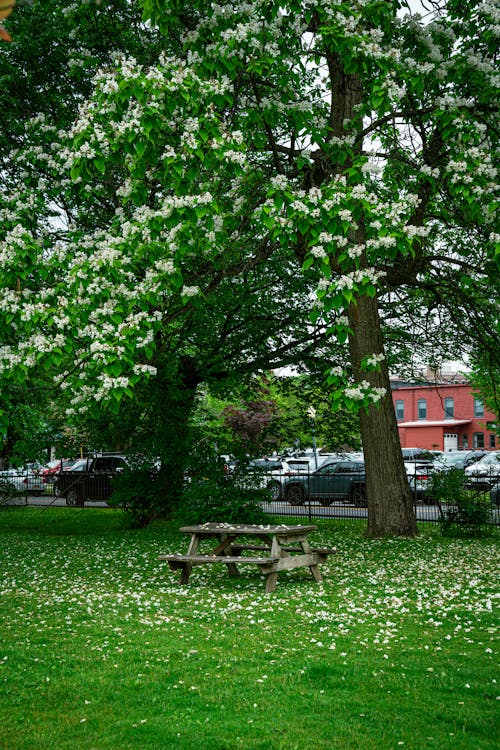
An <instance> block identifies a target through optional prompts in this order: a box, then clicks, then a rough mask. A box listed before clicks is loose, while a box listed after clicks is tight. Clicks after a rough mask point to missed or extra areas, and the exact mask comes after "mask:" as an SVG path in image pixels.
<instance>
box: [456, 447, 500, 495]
mask: <svg viewBox="0 0 500 750" xmlns="http://www.w3.org/2000/svg"><path fill="white" fill-rule="evenodd" d="M499 479H500V451H490V452H489V453H487V454H486V456H483V457H482V459H481V460H480V461H477V463H475V464H472V466H467V468H466V469H465V482H466V484H468V485H469V487H473V488H476V489H485V490H489V489H490V488H491V487H492V486H493V485H494V484H496V483H497V482H498V481H499Z"/></svg>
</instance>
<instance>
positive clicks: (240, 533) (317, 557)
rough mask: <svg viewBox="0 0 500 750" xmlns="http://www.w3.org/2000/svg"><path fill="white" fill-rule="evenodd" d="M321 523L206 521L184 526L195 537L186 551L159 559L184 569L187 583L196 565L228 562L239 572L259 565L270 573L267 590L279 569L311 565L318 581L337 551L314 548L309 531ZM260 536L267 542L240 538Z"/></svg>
mask: <svg viewBox="0 0 500 750" xmlns="http://www.w3.org/2000/svg"><path fill="white" fill-rule="evenodd" d="M316 529H317V526H313V525H307V526H305V525H304V526H302V525H300V526H286V525H279V526H278V525H269V526H264V525H260V526H259V525H246V524H227V523H205V524H198V525H194V526H183V527H182V528H181V529H180V530H181V531H182V532H183V533H185V534H190V535H191V539H190V542H189V545H188V550H187V553H186V554H168V555H159V556H158V559H159V560H163V561H166V562H168V564H169V567H170V569H171V570H180V571H181V577H180V581H179V583H181V584H184V585H185V584H187V583H188V582H189V577H190V575H191V571H192V569H193V567H194V566H195V565H210V564H212V563H225V564H226V566H227V569H228V573H229V575H238V573H239V571H238V567H237V566H238V565H241V564H250V565H257V566H258V567H259V568H260V570H261V572H262V573H264V574H265V575H266V593H270V592H272V591H274V589H275V587H276V581H277V579H278V573H280V572H282V571H284V570H292V569H293V568H304V567H308V568H309V570H310V571H311V574H312V576H313V578H314V580H315V581H318V582H319V581H322V580H323V579H322V576H321V573H320V571H319V568H318V565H319V564H320V563H322V562H325V560H326V559H327V558H328V555H331V554H334V553H335V552H336V549H315V550H313V549H311V546H310V544H309V541H308V538H307V537H308V534H309V533H310V532H311V531H315V530H316ZM248 536H250V537H252V536H253V537H256V538H257V539H258V540H260V541H261V542H264V544H255V543H254V544H252V543H249V542H246V541H243V542H238V543H235V542H236V539H238V538H239V537H248ZM213 538H215V539H216V540H217V543H216V545H215V547H214V548H213V549H212V550H211V551H210V552H209V553H200V551H199V547H200V544H201V542H202V541H204V540H206V539H213ZM245 552H258V553H261V554H259V555H255V554H254V555H246V554H244V553H245Z"/></svg>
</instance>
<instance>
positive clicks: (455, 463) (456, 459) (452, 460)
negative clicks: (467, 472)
mask: <svg viewBox="0 0 500 750" xmlns="http://www.w3.org/2000/svg"><path fill="white" fill-rule="evenodd" d="M486 455H487V451H479V450H478V451H447V452H446V453H442V454H441V456H440V457H439V458H438V459H437V461H436V462H435V467H436V471H449V470H450V469H465V468H467V466H472V464H475V463H477V462H478V461H480V460H481V458H483V456H486Z"/></svg>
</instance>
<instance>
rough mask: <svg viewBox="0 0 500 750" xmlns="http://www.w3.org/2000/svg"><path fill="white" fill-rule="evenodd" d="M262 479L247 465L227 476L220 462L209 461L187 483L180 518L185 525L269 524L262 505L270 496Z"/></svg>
mask: <svg viewBox="0 0 500 750" xmlns="http://www.w3.org/2000/svg"><path fill="white" fill-rule="evenodd" d="M259 480H260V477H258V476H256V475H255V473H253V474H252V473H248V472H247V471H246V469H245V466H244V465H243V466H242V465H241V464H240V465H239V467H237V468H236V469H235V470H234V472H231V473H226V472H225V471H224V467H223V465H222V464H221V462H220V461H218V460H212V461H209V462H207V463H205V464H204V465H203V470H202V471H197V473H196V475H195V476H192V477H191V478H190V479H189V481H188V482H187V483H186V486H185V490H184V493H183V496H182V503H181V505H180V506H179V508H178V511H177V514H176V517H177V519H178V520H179V521H180V522H181V523H183V524H196V523H210V522H213V523H216V522H218V523H247V524H260V523H269V515H268V514H267V513H265V512H264V511H263V510H262V503H263V502H266V501H269V500H270V494H269V491H268V490H267V489H263V488H262V487H261V486H260V485H261V482H260V481H259Z"/></svg>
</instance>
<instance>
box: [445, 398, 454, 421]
mask: <svg viewBox="0 0 500 750" xmlns="http://www.w3.org/2000/svg"><path fill="white" fill-rule="evenodd" d="M454 416H455V403H454V401H453V399H452V398H445V400H444V418H445V419H453V417H454Z"/></svg>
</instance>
